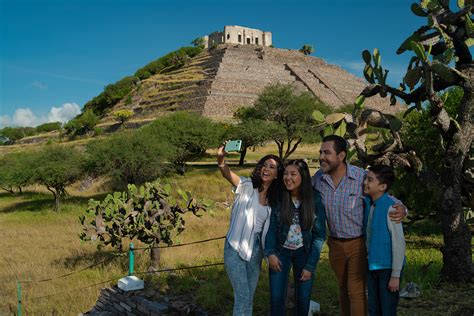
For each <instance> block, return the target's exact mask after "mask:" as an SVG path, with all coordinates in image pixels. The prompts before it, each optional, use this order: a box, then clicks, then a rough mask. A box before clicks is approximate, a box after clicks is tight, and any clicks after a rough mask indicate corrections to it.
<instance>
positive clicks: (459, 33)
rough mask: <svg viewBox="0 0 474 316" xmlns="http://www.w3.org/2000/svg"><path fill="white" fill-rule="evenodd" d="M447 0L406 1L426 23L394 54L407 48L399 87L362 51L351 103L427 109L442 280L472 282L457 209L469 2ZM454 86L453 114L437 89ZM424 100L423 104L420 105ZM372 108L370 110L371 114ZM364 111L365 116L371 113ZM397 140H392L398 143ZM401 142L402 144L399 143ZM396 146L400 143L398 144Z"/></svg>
mask: <svg viewBox="0 0 474 316" xmlns="http://www.w3.org/2000/svg"><path fill="white" fill-rule="evenodd" d="M449 4H450V3H449V1H447V0H422V1H421V2H420V4H417V3H415V4H412V7H411V8H412V11H413V13H415V14H416V15H418V16H422V17H426V18H427V25H424V26H422V27H420V28H419V29H418V30H416V31H415V32H414V33H413V35H411V36H410V37H408V38H407V39H406V40H405V41H404V42H403V43H402V45H401V46H400V48H399V49H398V50H397V53H398V54H401V53H404V52H406V51H413V53H414V56H413V57H412V58H411V60H410V62H409V64H408V69H407V73H406V75H405V77H404V80H403V83H401V84H400V87H397V88H395V87H392V86H390V85H388V84H387V83H386V78H387V73H388V70H384V69H383V68H382V66H381V62H380V61H381V60H380V53H379V51H378V50H377V49H375V50H374V53H373V54H370V52H368V51H364V52H363V53H362V58H363V60H364V62H365V63H366V66H365V68H364V76H365V78H366V79H367V81H368V82H369V83H370V85H369V86H368V87H367V88H366V89H364V91H362V93H361V95H360V96H359V97H358V99H357V101H356V103H358V104H359V105H360V104H362V103H363V101H364V98H368V97H372V96H374V95H377V94H378V95H380V96H381V97H387V96H388V95H390V99H391V103H392V104H394V103H395V102H396V98H399V99H401V100H403V101H405V103H406V104H408V105H410V104H414V105H413V106H412V107H410V108H409V110H408V111H412V110H418V111H423V112H426V113H428V114H429V116H430V118H431V121H432V122H433V124H434V126H435V127H436V128H437V130H438V133H439V135H440V138H441V140H442V141H441V142H440V143H439V144H438V146H439V147H441V148H442V150H443V160H442V167H441V184H442V189H441V198H440V210H441V214H440V215H441V229H442V232H443V237H444V247H442V249H441V251H442V253H443V268H442V270H441V277H442V279H443V280H447V281H456V282H470V281H472V276H473V272H472V271H473V269H472V249H471V238H472V236H471V232H470V231H469V228H468V226H467V225H466V223H465V220H464V214H463V208H462V202H461V201H462V184H463V174H462V172H463V162H464V161H465V160H466V158H468V153H469V150H470V148H471V144H472V140H473V133H472V130H473V121H474V114H473V112H474V101H473V98H472V93H473V81H472V77H473V75H474V67H473V65H472V55H471V52H470V50H469V46H471V45H472V44H473V43H474V39H473V36H474V26H473V21H472V19H471V14H472V9H473V4H472V2H471V1H463V0H460V1H458V6H459V10H457V11H453V10H451V8H450V5H449ZM455 86H458V87H460V88H461V89H462V91H463V98H462V100H461V103H460V105H459V107H458V109H457V111H456V113H454V114H450V113H448V111H447V110H446V107H445V101H446V99H445V98H443V97H442V96H441V94H442V92H443V91H446V89H448V88H450V87H455ZM424 101H427V102H428V104H427V106H425V107H423V106H422V104H423V102H424ZM373 113H374V112H372V114H373ZM372 114H370V115H372ZM399 145H400V144H397V146H399ZM401 145H402V144H401ZM399 147H400V146H399Z"/></svg>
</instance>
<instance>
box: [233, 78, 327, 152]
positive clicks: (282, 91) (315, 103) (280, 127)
mask: <svg viewBox="0 0 474 316" xmlns="http://www.w3.org/2000/svg"><path fill="white" fill-rule="evenodd" d="M315 110H319V111H320V112H322V113H325V114H327V113H330V112H331V110H330V108H329V107H328V106H326V105H325V104H323V103H321V102H320V101H319V100H318V99H316V98H315V97H314V96H313V95H312V94H311V93H308V92H303V93H300V94H296V93H295V89H294V87H293V86H291V85H282V84H275V85H270V86H267V87H266V88H265V89H264V90H263V91H262V92H261V93H260V95H259V96H258V98H257V100H256V101H255V104H254V107H247V108H240V109H239V110H238V112H237V113H236V116H237V117H238V118H239V119H240V120H241V121H246V120H250V119H253V120H256V122H258V124H262V125H267V127H268V129H270V130H271V131H270V135H271V138H272V140H273V141H274V142H275V143H276V144H277V147H278V154H279V156H280V157H281V158H282V159H286V158H288V157H289V156H290V155H291V154H292V153H293V152H294V151H295V150H296V148H297V147H298V145H299V144H300V143H301V142H302V141H303V139H307V140H308V141H314V140H315V136H316V137H317V133H316V132H315V131H316V129H315V128H314V127H315V120H314V118H313V116H312V114H313V112H314V111H315ZM285 148H286V149H285Z"/></svg>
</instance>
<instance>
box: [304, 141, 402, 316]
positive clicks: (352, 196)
mask: <svg viewBox="0 0 474 316" xmlns="http://www.w3.org/2000/svg"><path fill="white" fill-rule="evenodd" d="M319 154H320V156H319V164H320V166H321V169H320V170H318V171H317V172H316V173H315V175H314V176H313V179H312V180H313V187H314V188H315V189H316V190H317V191H319V192H320V193H321V196H322V200H323V204H324V206H325V210H326V220H327V224H328V227H329V238H328V246H329V263H330V265H331V268H332V269H333V270H334V272H335V274H336V278H337V283H338V287H339V314H340V315H344V316H345V315H352V316H354V315H357V316H358V315H367V292H366V278H367V250H366V246H365V241H364V231H363V226H364V225H363V221H364V205H363V182H364V177H365V171H364V170H363V169H361V168H359V167H356V166H352V165H350V164H348V163H347V162H346V156H347V142H346V140H345V139H344V138H342V137H340V136H336V135H330V136H327V137H325V138H324V139H323V142H322V144H321V148H320V150H319ZM394 208H395V209H396V212H392V213H391V214H390V218H391V219H392V220H394V221H400V220H402V219H403V218H404V217H405V216H406V208H405V206H403V205H402V204H397V205H394Z"/></svg>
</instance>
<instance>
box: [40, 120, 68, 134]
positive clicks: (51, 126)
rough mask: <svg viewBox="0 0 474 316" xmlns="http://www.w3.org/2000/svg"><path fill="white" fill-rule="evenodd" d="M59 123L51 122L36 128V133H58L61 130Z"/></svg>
mask: <svg viewBox="0 0 474 316" xmlns="http://www.w3.org/2000/svg"><path fill="white" fill-rule="evenodd" d="M61 125H62V124H61V122H51V123H44V124H41V125H38V126H36V132H37V133H47V132H52V131H58V130H60V129H61Z"/></svg>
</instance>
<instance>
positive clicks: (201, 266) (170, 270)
mask: <svg viewBox="0 0 474 316" xmlns="http://www.w3.org/2000/svg"><path fill="white" fill-rule="evenodd" d="M222 265H224V262H218V263H210V264H204V265H200V266H191V267H182V268H169V269H162V270H157V271H142V272H136V273H135V274H138V275H141V274H153V273H160V272H173V271H179V270H190V269H196V268H207V267H214V266H222Z"/></svg>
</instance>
